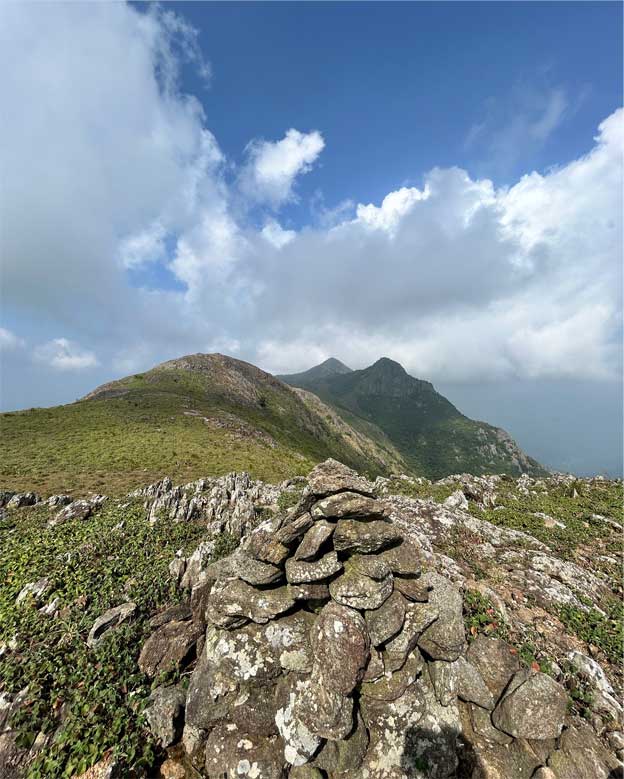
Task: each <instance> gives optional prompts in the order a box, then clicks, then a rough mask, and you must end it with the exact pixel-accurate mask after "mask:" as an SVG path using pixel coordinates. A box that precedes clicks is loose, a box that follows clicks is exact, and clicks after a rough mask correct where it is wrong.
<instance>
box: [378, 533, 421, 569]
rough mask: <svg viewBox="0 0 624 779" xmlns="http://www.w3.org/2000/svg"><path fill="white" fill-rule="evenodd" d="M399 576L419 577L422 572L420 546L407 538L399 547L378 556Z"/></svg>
mask: <svg viewBox="0 0 624 779" xmlns="http://www.w3.org/2000/svg"><path fill="white" fill-rule="evenodd" d="M378 556H379V557H380V558H381V559H382V560H383V561H384V562H385V563H386V564H387V565H388V567H389V568H390V570H391V571H392V573H394V574H396V575H399V576H411V577H413V576H418V575H419V574H420V572H421V570H422V552H421V550H420V546H418V545H417V544H416V543H415V542H414V541H411V540H409V539H407V538H404V539H403V542H402V543H400V544H399V545H398V546H393V547H391V548H390V549H385V550H384V551H383V552H380V553H379V555H378Z"/></svg>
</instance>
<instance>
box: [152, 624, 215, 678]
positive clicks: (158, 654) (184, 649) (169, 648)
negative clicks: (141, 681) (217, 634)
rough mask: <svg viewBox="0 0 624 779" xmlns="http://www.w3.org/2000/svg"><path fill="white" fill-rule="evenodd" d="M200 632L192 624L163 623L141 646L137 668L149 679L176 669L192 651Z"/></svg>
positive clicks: (196, 626) (199, 627)
mask: <svg viewBox="0 0 624 779" xmlns="http://www.w3.org/2000/svg"><path fill="white" fill-rule="evenodd" d="M202 632H203V631H202V629H201V626H198V625H196V624H195V623H194V622H179V621H177V620H174V621H172V622H167V623H165V624H164V625H162V626H161V627H159V628H158V629H157V630H156V632H154V633H152V635H151V636H150V637H149V638H148V639H147V641H146V642H145V644H143V648H142V649H141V654H140V655H139V668H140V669H141V670H142V671H143V673H145V674H147V675H148V676H150V677H154V676H156V675H157V674H159V673H161V672H164V671H171V670H172V669H175V668H178V667H179V666H180V665H181V664H182V663H183V662H184V660H185V659H186V658H187V657H188V655H189V654H190V653H191V652H192V651H193V650H194V647H195V644H196V643H197V639H198V638H199V637H200V636H201V634H202Z"/></svg>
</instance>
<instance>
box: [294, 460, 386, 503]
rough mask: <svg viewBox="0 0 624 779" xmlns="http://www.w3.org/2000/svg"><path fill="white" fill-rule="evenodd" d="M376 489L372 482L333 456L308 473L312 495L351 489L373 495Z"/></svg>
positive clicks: (309, 488) (329, 493)
mask: <svg viewBox="0 0 624 779" xmlns="http://www.w3.org/2000/svg"><path fill="white" fill-rule="evenodd" d="M374 489H375V487H374V485H373V484H372V483H371V482H369V481H367V480H366V479H364V478H363V477H362V476H359V475H358V474H357V473H356V472H355V471H353V470H351V468H347V466H346V465H343V464H342V463H339V462H338V461H337V460H332V459H331V458H330V459H329V460H325V462H322V463H319V464H318V465H317V466H316V467H315V468H313V469H312V470H311V471H310V473H309V475H308V490H309V492H310V494H312V495H317V496H323V495H331V494H332V493H334V492H346V491H351V492H359V493H360V494H362V495H368V496H369V497H372V496H373V491H374Z"/></svg>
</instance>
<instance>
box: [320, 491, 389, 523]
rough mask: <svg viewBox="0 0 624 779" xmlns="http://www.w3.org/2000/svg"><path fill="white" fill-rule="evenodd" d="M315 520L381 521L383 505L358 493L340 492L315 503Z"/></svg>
mask: <svg viewBox="0 0 624 779" xmlns="http://www.w3.org/2000/svg"><path fill="white" fill-rule="evenodd" d="M310 513H311V514H312V516H313V517H314V518H315V519H320V518H323V517H324V518H326V519H334V520H335V519H379V518H381V517H383V515H384V509H383V504H381V503H380V502H379V501H376V500H374V499H373V498H368V497H366V496H365V495H361V494H358V493H357V492H339V493H338V494H337V495H331V496H330V497H329V498H325V499H324V500H320V501H319V502H318V503H315V504H314V506H313V507H312V509H311V512H310Z"/></svg>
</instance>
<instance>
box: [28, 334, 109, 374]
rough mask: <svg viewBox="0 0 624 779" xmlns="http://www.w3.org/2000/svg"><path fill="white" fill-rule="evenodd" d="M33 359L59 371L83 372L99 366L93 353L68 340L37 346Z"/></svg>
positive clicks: (58, 339) (53, 341)
mask: <svg viewBox="0 0 624 779" xmlns="http://www.w3.org/2000/svg"><path fill="white" fill-rule="evenodd" d="M33 357H34V359H35V360H37V361H38V362H43V363H46V364H47V365H49V366H50V367H51V368H54V369H55V370H58V371H82V370H84V369H85V368H94V367H95V366H96V365H97V364H98V361H97V358H96V356H95V354H94V353H93V352H90V351H88V350H86V349H82V348H81V347H80V346H79V345H78V344H77V343H74V342H73V341H70V340H68V339H67V338H53V339H52V340H51V341H48V342H47V343H45V344H41V345H40V346H37V347H36V349H35V351H34V353H33Z"/></svg>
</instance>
